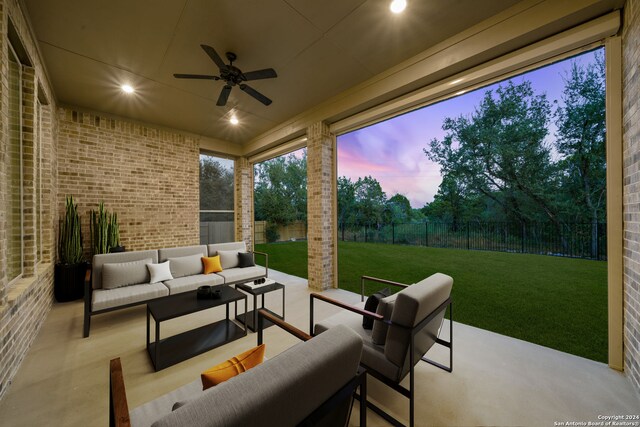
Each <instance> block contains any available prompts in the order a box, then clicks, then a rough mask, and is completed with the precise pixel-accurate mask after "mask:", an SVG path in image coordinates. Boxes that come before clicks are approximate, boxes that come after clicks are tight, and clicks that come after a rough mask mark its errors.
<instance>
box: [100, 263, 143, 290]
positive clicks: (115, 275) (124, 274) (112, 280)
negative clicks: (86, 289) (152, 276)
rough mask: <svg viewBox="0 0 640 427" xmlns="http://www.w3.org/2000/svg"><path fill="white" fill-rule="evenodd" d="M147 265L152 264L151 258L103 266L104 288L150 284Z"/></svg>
mask: <svg viewBox="0 0 640 427" xmlns="http://www.w3.org/2000/svg"><path fill="white" fill-rule="evenodd" d="M147 264H151V258H146V259H141V260H138V261H128V262H113V263H111V262H108V263H106V264H103V265H102V288H103V289H115V288H120V287H122V286H129V285H138V284H140V283H149V270H148V269H147Z"/></svg>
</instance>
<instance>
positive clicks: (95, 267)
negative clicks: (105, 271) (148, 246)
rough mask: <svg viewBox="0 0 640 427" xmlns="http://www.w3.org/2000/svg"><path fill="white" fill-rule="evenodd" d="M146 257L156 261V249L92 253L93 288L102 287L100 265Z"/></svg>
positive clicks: (153, 261)
mask: <svg viewBox="0 0 640 427" xmlns="http://www.w3.org/2000/svg"><path fill="white" fill-rule="evenodd" d="M147 258H151V262H152V263H157V262H158V251H155V250H153V251H132V252H118V253H113V254H99V255H94V256H93V263H92V271H91V284H92V286H93V289H101V288H102V266H103V265H104V264H107V263H120V262H129V261H139V260H143V259H147ZM145 268H146V267H145Z"/></svg>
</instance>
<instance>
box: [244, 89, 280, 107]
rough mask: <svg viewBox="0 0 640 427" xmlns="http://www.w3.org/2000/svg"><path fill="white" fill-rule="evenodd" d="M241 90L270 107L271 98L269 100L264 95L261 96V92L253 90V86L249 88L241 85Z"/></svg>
mask: <svg viewBox="0 0 640 427" xmlns="http://www.w3.org/2000/svg"><path fill="white" fill-rule="evenodd" d="M240 90H242V91H244V92H246V93H248V94H249V95H251V96H253V97H254V98H255V99H257V100H258V101H260V102H262V103H263V104H264V105H269V104H271V102H272V101H271V100H270V99H269V98H267V97H266V96H264V95H263V94H261V93H260V92H258V91H257V90H255V89H254V88H252V87H251V86H248V85H245V84H241V85H240Z"/></svg>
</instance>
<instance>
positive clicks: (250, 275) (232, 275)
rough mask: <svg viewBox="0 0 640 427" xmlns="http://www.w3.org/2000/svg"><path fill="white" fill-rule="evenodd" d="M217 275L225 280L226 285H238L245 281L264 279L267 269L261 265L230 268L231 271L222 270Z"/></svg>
mask: <svg viewBox="0 0 640 427" xmlns="http://www.w3.org/2000/svg"><path fill="white" fill-rule="evenodd" d="M216 274H217V275H219V276H221V277H223V278H224V283H237V282H241V281H243V280H244V281H249V280H253V279H256V278H258V277H264V276H265V275H266V274H267V269H266V268H264V267H262V266H259V265H254V266H253V267H245V268H240V267H236V268H230V269H229V270H222V271H220V272H218V273H216Z"/></svg>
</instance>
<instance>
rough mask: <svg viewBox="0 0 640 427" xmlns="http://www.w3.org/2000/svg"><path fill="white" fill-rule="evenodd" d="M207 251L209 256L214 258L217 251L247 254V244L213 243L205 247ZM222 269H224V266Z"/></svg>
mask: <svg viewBox="0 0 640 427" xmlns="http://www.w3.org/2000/svg"><path fill="white" fill-rule="evenodd" d="M207 249H208V251H209V256H216V255H218V251H234V252H247V244H246V243H245V242H227V243H214V244H211V245H207ZM222 268H224V265H223V266H222Z"/></svg>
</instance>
